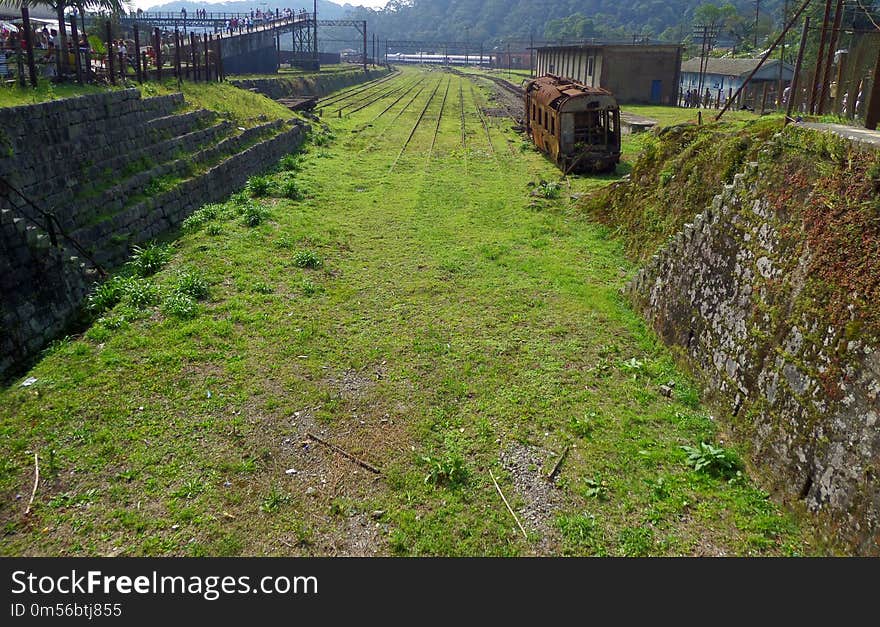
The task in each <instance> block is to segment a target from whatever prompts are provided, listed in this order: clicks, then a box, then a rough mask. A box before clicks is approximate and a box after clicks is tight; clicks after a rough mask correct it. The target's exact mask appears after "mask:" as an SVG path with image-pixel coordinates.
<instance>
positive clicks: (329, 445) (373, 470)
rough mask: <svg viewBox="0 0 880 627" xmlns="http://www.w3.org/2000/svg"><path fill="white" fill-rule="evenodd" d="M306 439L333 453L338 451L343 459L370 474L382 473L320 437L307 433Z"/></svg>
mask: <svg viewBox="0 0 880 627" xmlns="http://www.w3.org/2000/svg"><path fill="white" fill-rule="evenodd" d="M306 437H307V438H309V439H311V440H314V441H315V442H318V443H319V444H323V445H324V446H326V447H327V448H329V449H331V450H333V451H336V452H337V453H339V454H340V455H342V456H343V457H345V458H347V459H350V460H351V461H353V462H354V463H355V464H357V465H358V466H360V467H361V468H364V469H366V470H369V471H370V472H373V473H376V474H377V475H378V474H381V473H382V471H381V470H379V469H378V468H376V467H375V466H373V465H372V464H370V463H368V462H365V461H364V460H362V459H361V458H359V457H357V456H355V455H352V454H351V453H349V452H348V451H346V450H345V449H343V448H340V447H338V446H336V445H335V444H331V443H330V442H327V441H326V440H322V439H321V438H319V437H318V436H316V435H315V434H313V433H306Z"/></svg>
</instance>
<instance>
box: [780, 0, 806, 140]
mask: <svg viewBox="0 0 880 627" xmlns="http://www.w3.org/2000/svg"><path fill="white" fill-rule="evenodd" d="M809 32H810V16H809V15H808V16H807V17H805V18H804V32H803V33H801V45H800V47H799V48H798V56H797V61H796V62H795V64H794V76H792V78H791V87H790V88H789V90H788V103H787V105H786V107H785V123H786V124H788V121H789V120H790V119H791V111H792V109H793V108H794V101H795V98H797V96H798V88H799V86H800V85H799V83H800V77H801V67H802V66H803V63H804V49H805V48H806V47H807V35H808V34H809Z"/></svg>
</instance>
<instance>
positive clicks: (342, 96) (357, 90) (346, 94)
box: [317, 71, 400, 108]
mask: <svg viewBox="0 0 880 627" xmlns="http://www.w3.org/2000/svg"><path fill="white" fill-rule="evenodd" d="M399 75H400V72H399V71H397V72H392V73H391V74H389V75H388V76H383V77H381V78H377V79H375V80H372V81H368V82H366V83H361V84H360V85H357V86H355V87H353V88H351V89H349V90H346V91H343V92H341V93H337V94H333V95H331V96H327V97H325V98H320V99H319V100H318V102H317V107H318V108H323V107H327V106H330V105H333V104H338V103H340V102H342V101H344V100H347V99H349V98H352V97H354V96H357V95H359V94H362V93H364V92H366V91H369V90H371V89H373V88H375V87H378V86H379V85H382V84H383V83H386V82H388V81H390V80H393V79H395V78H397V77H398V76H399Z"/></svg>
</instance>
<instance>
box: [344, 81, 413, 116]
mask: <svg viewBox="0 0 880 627" xmlns="http://www.w3.org/2000/svg"><path fill="white" fill-rule="evenodd" d="M384 87H388V85H387V84H386V85H384V86H383V89H381V90H379V92H378V93H377V92H371V93H369V94H366V95H362V96H361V97H360V98H356V99H355V100H351V101H350V102H346V103H345V104H343V105H342V106H341V107H339V108H338V109H335V110H334V111H333V113H339V112H341V111H345V110H346V109H348V108H349V107H354V106H356V105H360V104H361V103H362V102H364V101H368V102H367V104H366V105H364V107H362V108H366V107H368V106H370V105H371V104H372V103H374V102H376V100H380V99H382V98H385V97H386V96H389V95H391V94H393V93H396V92H397V91H399V90H400V89H401V86H400V85H394V86H393V87H391V89H384ZM337 104H338V103H337ZM360 110H361V109H360V108H356V109H352V110H350V111H349V112H348V114H347V115H351V114H352V113H355V112H357V111H360Z"/></svg>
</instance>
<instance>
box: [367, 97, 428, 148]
mask: <svg viewBox="0 0 880 627" xmlns="http://www.w3.org/2000/svg"><path fill="white" fill-rule="evenodd" d="M419 84H420V87H419V89H418V91H416V93H415V94H413V97H412V98H410V99H409V101H407V103H406V104H404V105H403V107H402V108H401V109H400V111H398V112H397V115H395V116H394V117H393V118H392V119H391V121H390V122H389V123H388V125H387V126H386V127H385V128H383V129H382V130H381V131H380V132H379V134H378V135H376V136H375V137H374V138H373V141H374V142H375V141H378V140H380V139H382V137H384V136H385V133H387V132H388V131H389V130H390V129H391V128H393V127H394V123H395V122H397V120H399V119H400V117H401V116H402V115H403V114H404V113H405V112H406V111H407V110H408V109H409V108H410V106H411V105H412V103H414V102H415V101H416V99H417V98H418V97H419V96H420V95H421V93H422V92H423V91H425V89H426V87H427V85H425V83H424V81H419ZM363 150H366V148H364V149H363ZM363 150H362V151H361V152H363Z"/></svg>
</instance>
